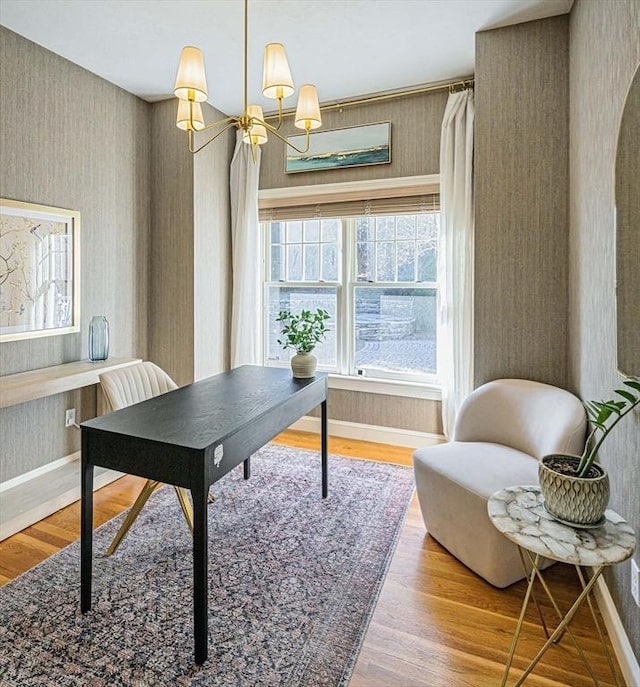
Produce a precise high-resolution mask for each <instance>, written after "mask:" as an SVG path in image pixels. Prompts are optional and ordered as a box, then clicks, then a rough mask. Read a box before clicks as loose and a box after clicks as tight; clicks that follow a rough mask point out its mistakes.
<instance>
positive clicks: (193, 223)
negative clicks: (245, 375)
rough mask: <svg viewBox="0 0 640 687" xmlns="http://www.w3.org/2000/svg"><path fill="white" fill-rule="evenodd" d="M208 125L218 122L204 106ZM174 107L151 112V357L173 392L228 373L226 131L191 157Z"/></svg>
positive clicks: (229, 142)
mask: <svg viewBox="0 0 640 687" xmlns="http://www.w3.org/2000/svg"><path fill="white" fill-rule="evenodd" d="M203 112H204V115H205V119H206V121H207V122H212V121H215V120H216V119H221V118H222V117H224V115H223V114H222V113H221V112H219V111H217V110H215V109H214V108H212V107H210V106H209V105H206V104H205V107H204V108H203ZM175 118H176V103H175V101H174V100H173V99H171V100H165V101H163V102H160V103H154V104H153V105H152V106H151V139H152V154H151V157H152V167H151V179H152V198H151V227H152V230H151V233H152V241H151V266H152V268H151V287H150V299H149V310H150V319H149V357H150V359H151V360H153V361H154V362H155V363H156V364H157V365H159V366H160V367H162V368H163V369H164V370H166V371H167V373H168V374H169V375H170V376H171V377H172V378H173V379H174V380H175V381H176V383H177V384H179V385H182V384H188V383H189V382H193V381H194V380H195V379H201V378H202V377H206V376H209V375H212V374H215V373H217V372H222V371H223V370H225V369H228V318H229V296H230V287H229V281H230V277H229V274H230V272H229V270H230V256H229V251H230V228H229V227H230V200H229V163H230V159H231V155H232V152H233V143H234V140H235V136H234V131H232V130H230V131H229V132H227V133H226V134H224V135H223V136H221V137H220V138H219V139H218V140H217V141H215V142H214V143H212V144H211V145H210V146H208V147H206V148H205V149H204V150H202V151H200V152H199V153H198V154H197V155H195V156H194V155H192V154H191V153H190V152H189V150H188V148H187V136H186V133H185V132H184V131H180V130H179V129H178V128H177V127H176V126H175Z"/></svg>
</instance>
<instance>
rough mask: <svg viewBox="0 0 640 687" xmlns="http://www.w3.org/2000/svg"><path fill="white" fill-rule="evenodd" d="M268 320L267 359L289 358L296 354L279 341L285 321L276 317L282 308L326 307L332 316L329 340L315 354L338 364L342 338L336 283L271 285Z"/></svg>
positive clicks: (325, 362)
mask: <svg viewBox="0 0 640 687" xmlns="http://www.w3.org/2000/svg"><path fill="white" fill-rule="evenodd" d="M267 299H268V304H267V307H268V322H267V360H289V359H290V358H291V356H293V355H295V351H292V350H291V349H286V350H283V348H282V346H280V344H279V343H278V339H279V338H280V330H281V324H280V322H276V317H277V316H278V313H279V312H280V311H281V310H290V311H291V312H296V313H299V312H300V311H301V310H316V309H317V308H323V309H324V310H326V311H327V312H328V313H329V315H330V316H331V319H329V320H327V326H328V327H329V330H330V331H329V332H328V333H327V336H326V338H325V340H324V341H323V342H322V343H321V344H318V346H316V348H315V349H314V351H313V354H314V355H315V356H316V357H317V358H318V363H319V364H320V365H327V366H330V367H335V366H336V360H337V349H336V342H337V340H338V337H337V332H336V312H337V289H336V288H335V287H327V288H322V287H295V286H294V287H291V286H271V287H269V293H268V296H267Z"/></svg>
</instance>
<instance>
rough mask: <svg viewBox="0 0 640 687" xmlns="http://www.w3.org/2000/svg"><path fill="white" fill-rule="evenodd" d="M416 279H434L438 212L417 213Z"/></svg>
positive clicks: (436, 257)
mask: <svg viewBox="0 0 640 687" xmlns="http://www.w3.org/2000/svg"><path fill="white" fill-rule="evenodd" d="M417 220H418V221H417V231H418V239H419V240H418V281H435V280H436V278H437V274H438V273H437V267H438V230H439V227H440V214H439V213H437V212H428V213H425V214H423V215H418V218H417Z"/></svg>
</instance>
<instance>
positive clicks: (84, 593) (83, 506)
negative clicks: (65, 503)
mask: <svg viewBox="0 0 640 687" xmlns="http://www.w3.org/2000/svg"><path fill="white" fill-rule="evenodd" d="M88 444H89V441H88V439H87V437H86V433H85V432H82V460H81V464H82V468H81V470H82V474H81V477H80V480H81V503H80V610H81V611H82V613H86V612H87V611H89V610H91V572H92V571H91V566H92V559H93V465H91V464H90V463H89V461H88V458H89V446H88Z"/></svg>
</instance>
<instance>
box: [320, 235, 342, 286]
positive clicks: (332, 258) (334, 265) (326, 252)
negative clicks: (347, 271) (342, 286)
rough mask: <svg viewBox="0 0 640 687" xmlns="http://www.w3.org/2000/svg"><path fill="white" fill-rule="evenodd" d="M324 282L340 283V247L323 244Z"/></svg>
mask: <svg viewBox="0 0 640 687" xmlns="http://www.w3.org/2000/svg"><path fill="white" fill-rule="evenodd" d="M321 278H322V279H323V280H324V281H338V247H337V246H336V245H333V244H324V243H323V244H322V277H321Z"/></svg>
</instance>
